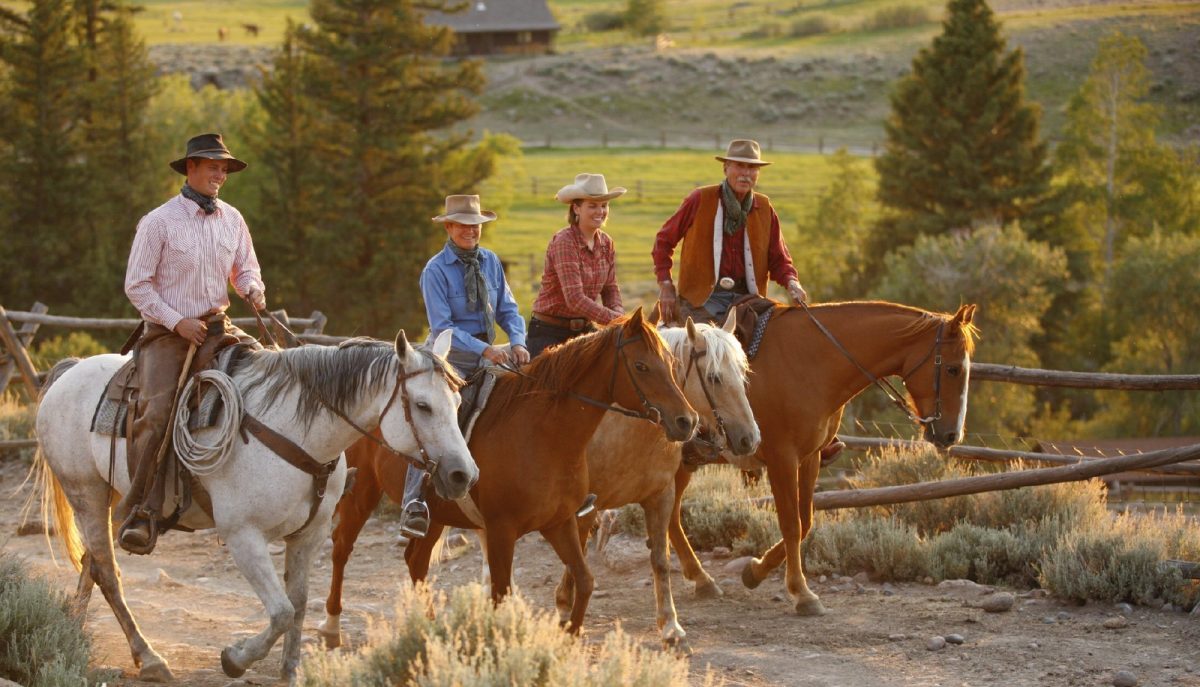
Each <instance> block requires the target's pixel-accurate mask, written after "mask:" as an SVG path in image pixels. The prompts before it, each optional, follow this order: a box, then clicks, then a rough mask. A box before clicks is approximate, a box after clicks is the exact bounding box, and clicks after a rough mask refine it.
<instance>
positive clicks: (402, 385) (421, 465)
mask: <svg viewBox="0 0 1200 687" xmlns="http://www.w3.org/2000/svg"><path fill="white" fill-rule="evenodd" d="M413 350H416V351H417V352H418V353H420V354H421V355H424V356H425V357H427V358H429V360H430V362H431V363H432V365H433V369H432V370H430V374H437V373H438V372H441V374H442V377H443V378H444V379H445V380H446V383H447V384H449V383H450V376H449V375H448V374H447V373H446V371H445V370H443V369H442V368H441V366H440V364H439V362H438V361H437V360H436V359H435V358H434V357H433V356H432V355H431V354H429V353H428V352H426V351H423V350H420V349H413ZM397 359H399V354H397ZM397 365H398V366H399V369H398V370H397V372H396V385H395V386H394V387H392V395H391V396H390V397H388V401H387V403H386V404H384V406H383V411H382V412H380V413H379V424H383V418H384V417H385V416H386V415H387V413H388V411H389V410H391V409H392V405H393V404H394V403H395V402H396V399H397V398H399V399H400V407H401V408H403V409H404V421H405V422H407V423H408V428H409V430H410V431H411V432H412V435H413V440H414V441H416V442H417V453H418V455H417V456H410V455H409V454H407V453H404V452H403V451H399V450H397V449H395V448H393V447H392V446H391V444H389V443H387V441H386V440H383V439H379V438H377V437H376V436H375V435H374V434H372V433H370V432H368V431H367V430H365V429H363V428H362V427H360V426H359V425H358V423H356V422H355V421H354V420H351V419H350V418H349V417H347V415H346V414H345V413H343V412H342V411H340V410H338V409H337V408H335V407H333V405H332V404H330V403H328V402H327V401H326V400H325V399H323V398H321V397H320V396H318V395H316V394H313V395H314V397H316V399H317V401H319V402H320V403H321V405H323V406H325V408H326V409H327V410H329V412H331V413H333V414H334V415H337V416H338V417H339V418H341V419H342V421H343V422H345V423H346V424H348V425H350V426H351V427H353V428H354V429H355V431H357V432H358V433H359V434H361V435H363V436H364V437H366V438H368V439H370V440H371V441H373V442H375V443H376V444H378V445H379V446H380V447H382V448H383V450H385V451H387V452H388V453H391V454H392V455H393V456H396V457H397V458H400V459H402V460H404V461H406V462H407V463H409V464H410V465H412V466H413V467H415V468H417V469H418V470H423V471H425V472H427V473H429V474H431V475H432V474H433V473H434V472H435V471H436V470H437V460H435V459H434V458H432V457H430V455H429V452H428V451H426V450H425V442H423V441H421V433H420V432H419V431H417V423H416V421H415V420H413V414H412V402H411V401H410V400H409V396H408V380H410V379H412V378H413V377H416V376H417V375H420V374H422V373H424V370H414V371H412V372H406V371H405V370H404V362H403V361H398V363H397ZM378 426H379V425H378V424H377V425H376V427H378Z"/></svg>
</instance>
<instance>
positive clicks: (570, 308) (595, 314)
mask: <svg viewBox="0 0 1200 687" xmlns="http://www.w3.org/2000/svg"><path fill="white" fill-rule="evenodd" d="M593 246H594V247H593V248H588V247H587V241H585V240H584V238H583V232H582V231H580V229H579V228H578V227H566V228H564V229H561V230H559V232H558V233H556V234H555V235H554V237H553V238H551V239H550V245H549V246H547V247H546V264H545V266H544V267H543V268H542V288H541V291H539V292H538V296H537V300H535V301H534V302H533V310H534V312H540V313H544V314H546V315H553V316H555V317H570V318H574V317H586V318H588V319H589V320H592V321H593V322H598V323H599V324H608V323H609V322H611V321H612V320H614V319H616V318H618V317H620V316H622V315H624V314H625V310H624V308H623V307H622V305H621V289H620V288H619V287H618V286H617V252H616V250H615V249H614V248H613V240H612V237H611V236H609V235H608V234H606V233H604V231H603V230H597V231H596V235H595V237H594V239H593ZM601 303H603V305H601Z"/></svg>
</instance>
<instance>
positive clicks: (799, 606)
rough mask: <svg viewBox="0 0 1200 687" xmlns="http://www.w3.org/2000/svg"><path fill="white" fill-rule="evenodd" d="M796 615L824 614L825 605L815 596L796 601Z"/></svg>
mask: <svg viewBox="0 0 1200 687" xmlns="http://www.w3.org/2000/svg"><path fill="white" fill-rule="evenodd" d="M796 615H809V616H817V615H825V605H824V604H822V603H821V600H820V599H818V598H817V597H815V596H814V597H813V598H811V599H806V600H804V601H797V602H796Z"/></svg>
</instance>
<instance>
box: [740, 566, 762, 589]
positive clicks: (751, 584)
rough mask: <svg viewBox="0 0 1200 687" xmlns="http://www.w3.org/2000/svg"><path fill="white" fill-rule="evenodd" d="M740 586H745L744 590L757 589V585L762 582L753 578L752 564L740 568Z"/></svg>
mask: <svg viewBox="0 0 1200 687" xmlns="http://www.w3.org/2000/svg"><path fill="white" fill-rule="evenodd" d="M742 584H744V585H746V589H758V585H760V584H762V580H760V579H758V578H757V577H755V576H754V562H753V561H750V562H748V563H746V567H744V568H742Z"/></svg>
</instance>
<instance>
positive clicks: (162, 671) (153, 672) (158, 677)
mask: <svg viewBox="0 0 1200 687" xmlns="http://www.w3.org/2000/svg"><path fill="white" fill-rule="evenodd" d="M138 679H139V680H141V681H142V682H174V681H175V675H174V674H173V673H171V669H170V668H168V667H167V664H166V662H158V663H147V664H145V665H143V666H142V669H141V671H139V672H138Z"/></svg>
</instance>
